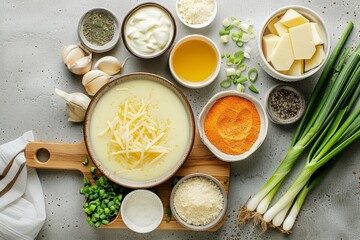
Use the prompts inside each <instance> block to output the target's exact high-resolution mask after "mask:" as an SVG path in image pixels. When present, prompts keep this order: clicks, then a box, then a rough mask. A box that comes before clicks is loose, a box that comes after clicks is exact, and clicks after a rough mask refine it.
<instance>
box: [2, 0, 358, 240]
mask: <svg viewBox="0 0 360 240" xmlns="http://www.w3.org/2000/svg"><path fill="white" fill-rule="evenodd" d="M141 2H143V1H125V0H124V1H118V0H117V1H115V0H113V1H95V0H79V1H70V0H66V1H65V0H64V1H25V0H17V1H15V0H14V1H7V0H2V1H1V3H0V4H1V6H0V66H1V67H0V69H1V71H0V99H1V101H0V119H1V123H0V143H4V142H7V141H9V140H12V139H14V138H16V137H18V136H20V135H21V134H22V133H23V132H25V131H27V130H31V129H32V130H33V131H34V133H35V138H36V140H38V141H59V142H66V143H74V142H79V141H80V140H81V139H82V125H81V124H72V123H69V122H67V120H66V119H67V118H66V116H65V104H64V102H63V101H62V99H60V98H59V97H58V96H56V95H54V88H55V87H58V88H60V89H63V90H65V91H68V92H76V91H83V88H82V86H81V78H80V77H76V76H74V75H72V74H71V73H70V72H68V71H67V69H66V68H65V67H64V65H63V64H62V62H61V58H60V53H61V49H62V47H63V46H64V45H67V44H72V43H76V42H78V41H79V40H78V38H77V33H76V29H77V22H78V20H79V18H80V17H81V15H82V14H83V13H84V12H85V11H86V10H88V9H90V8H92V7H106V8H108V9H110V10H111V11H113V12H114V13H115V14H116V15H117V17H118V19H119V20H120V21H121V20H122V18H123V16H124V15H125V14H126V13H127V12H128V11H129V10H130V9H131V8H132V7H134V6H135V5H137V4H140V3H141ZM156 2H159V3H161V4H163V5H164V6H165V7H167V8H168V9H169V10H170V11H171V12H173V13H174V14H175V0H172V1H165V0H162V1H156ZM288 2H289V1H285V0H277V1H268V0H259V1H256V0H251V1H250V0H249V1H235V0H233V1H218V15H217V17H216V19H215V22H213V23H212V24H211V25H210V26H209V27H207V28H205V29H202V30H192V29H189V28H187V27H185V26H184V25H182V24H181V23H180V21H179V20H178V19H177V23H178V34H177V39H179V38H181V37H183V36H185V35H187V34H190V33H199V34H204V35H206V36H209V37H210V38H212V39H213V40H214V41H215V42H216V43H217V44H218V45H219V46H220V48H221V51H222V52H232V51H233V50H235V48H234V47H231V46H226V47H224V46H221V44H220V41H219V37H218V33H217V32H218V29H219V28H220V26H221V21H222V19H223V18H224V17H227V16H238V17H242V18H247V17H251V18H253V19H254V21H255V24H256V25H255V30H258V28H259V26H260V24H261V23H262V22H263V21H264V20H265V18H266V16H267V15H268V14H270V13H271V12H272V11H274V10H276V9H277V8H279V7H282V6H284V5H286V4H288ZM291 3H292V4H299V5H304V6H307V7H310V8H312V9H313V10H315V11H316V12H318V13H319V14H320V15H321V16H322V17H323V19H324V20H325V23H326V25H327V27H328V28H329V31H330V35H331V44H332V46H333V45H334V43H335V42H336V39H337V38H338V37H339V35H340V33H341V31H342V29H343V28H344V26H345V25H346V23H347V21H349V20H351V21H353V22H354V23H355V28H354V30H353V33H352V34H351V37H350V39H351V41H350V42H349V43H350V44H351V45H352V46H354V44H355V42H356V41H359V38H360V36H359V35H360V31H359V29H360V18H359V16H360V5H359V4H360V3H359V1H358V0H318V1H315V0H307V1H302V0H297V1H291ZM252 45H253V46H254V48H255V44H254V43H252ZM108 54H109V55H114V56H116V57H119V58H120V59H123V58H125V57H126V56H127V55H129V54H128V52H127V51H126V49H125V47H124V45H123V44H122V42H119V44H118V45H117V47H116V48H115V49H114V50H112V51H111V52H109V53H108ZM101 56H104V54H97V55H96V56H95V58H96V59H98V58H99V57H101ZM167 57H168V53H167V54H165V55H164V56H162V57H161V58H159V59H156V60H151V61H141V60H139V59H134V58H133V59H131V60H129V61H128V63H127V65H126V66H125V69H124V71H123V73H124V74H125V73H130V72H134V71H144V72H151V73H156V74H160V75H162V76H164V77H166V78H168V79H170V80H172V81H174V80H173V79H172V78H171V76H170V73H169V70H168V65H167ZM250 65H251V66H255V67H257V66H258V65H257V63H256V60H255V59H253V60H252V61H251V63H250ZM223 76H224V73H223V72H221V75H220V76H219V78H218V79H217V81H216V82H215V83H214V84H212V85H210V86H208V87H206V88H205V89H201V90H186V89H184V91H185V93H186V95H187V96H188V98H189V100H190V102H191V105H192V107H193V109H194V113H195V114H196V116H197V115H198V113H199V111H200V110H201V108H202V106H203V105H204V104H205V103H206V101H207V100H208V99H209V98H210V97H211V96H212V95H213V94H214V93H216V92H219V91H221V89H220V87H219V83H218V82H219V80H220V79H222V77H223ZM316 79H317V76H315V77H314V78H312V79H306V80H303V81H301V82H298V83H296V84H294V85H295V86H297V87H298V88H300V89H301V90H302V91H303V92H304V93H305V95H306V96H308V95H309V93H310V91H311V89H312V88H313V86H314V82H315V81H316ZM276 83H278V81H276V80H274V79H271V78H270V77H269V76H267V75H266V74H265V72H263V71H261V70H260V74H259V79H258V81H257V82H256V87H257V88H258V89H259V90H260V94H257V95H254V94H252V95H254V96H255V97H256V98H258V99H260V100H261V101H262V102H263V97H264V95H265V92H266V90H267V89H268V88H269V87H271V86H273V85H275V84H276ZM294 129H295V126H288V127H280V126H276V125H273V124H271V123H270V126H269V132H268V136H267V138H266V141H265V142H264V144H263V145H262V146H261V148H260V149H259V151H258V152H257V153H256V154H254V155H253V156H252V157H251V159H247V160H245V161H242V162H239V163H234V164H232V166H231V181H230V194H229V208H228V212H227V216H228V218H227V221H226V222H225V224H224V226H223V227H222V228H221V229H220V230H219V231H217V232H215V233H199V232H189V231H155V232H152V233H150V234H145V235H140V234H135V233H133V232H131V231H130V230H120V229H111V230H109V229H94V228H91V227H89V226H88V225H87V223H86V222H85V219H84V214H83V212H82V207H81V205H82V203H83V201H84V198H83V196H81V195H80V194H79V193H78V190H79V188H80V187H81V185H82V180H81V179H82V176H81V174H80V173H77V172H71V171H47V170H41V171H38V172H39V176H40V179H41V183H42V186H43V190H44V194H45V201H46V211H47V219H46V223H45V225H44V227H43V229H42V230H41V231H40V233H39V236H38V239H39V240H42V239H51V240H54V239H124V238H127V239H258V238H259V239H260V238H265V239H285V238H289V239H359V236H360V221H359V215H360V194H359V193H360V189H359V186H358V185H359V176H360V163H359V160H360V159H359V158H360V157H359V156H360V148H359V141H357V142H355V143H354V144H353V145H352V146H351V147H349V149H348V150H347V151H346V152H345V153H344V154H343V155H342V158H341V160H340V161H339V162H338V163H337V164H336V166H335V167H334V168H333V169H332V171H331V172H330V174H329V175H328V176H327V177H326V179H325V181H324V182H323V183H322V184H321V185H320V186H319V187H318V188H316V190H315V191H314V192H312V193H310V195H309V197H308V199H307V201H306V203H305V205H304V207H303V210H302V211H301V213H300V215H299V217H298V220H297V222H296V224H295V226H294V228H293V233H292V234H291V235H290V236H289V237H286V236H284V235H282V234H280V233H277V232H275V231H270V232H268V233H266V234H265V235H262V236H260V235H259V233H260V230H259V229H254V228H253V227H252V226H251V225H250V224H249V225H247V226H245V227H241V228H240V229H239V228H238V227H237V226H236V215H237V210H238V207H239V206H240V205H242V204H243V203H244V202H245V201H246V200H247V199H248V197H249V196H251V195H253V194H255V193H256V192H257V191H258V190H259V188H260V187H261V186H262V184H263V183H264V182H265V181H266V179H267V178H268V177H269V176H270V175H271V174H272V172H273V171H274V169H275V168H276V167H277V165H278V164H279V162H280V160H281V158H282V157H283V156H284V154H285V151H286V149H287V147H288V145H289V140H290V138H291V136H292V135H293V132H294ZM303 160H304V157H303V158H302V160H300V161H298V164H297V165H296V170H299V169H300V168H301V167H302V165H303V162H304V161H303ZM295 173H296V171H295ZM295 173H294V174H292V175H291V177H294V176H295ZM286 185H289V182H285V185H284V186H286ZM0 200H1V199H0Z"/></svg>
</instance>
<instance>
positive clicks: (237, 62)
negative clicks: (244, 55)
mask: <svg viewBox="0 0 360 240" xmlns="http://www.w3.org/2000/svg"><path fill="white" fill-rule="evenodd" d="M241 62H242V59H241V58H237V59H235V61H234V65H236V66H239V65H240V64H241Z"/></svg>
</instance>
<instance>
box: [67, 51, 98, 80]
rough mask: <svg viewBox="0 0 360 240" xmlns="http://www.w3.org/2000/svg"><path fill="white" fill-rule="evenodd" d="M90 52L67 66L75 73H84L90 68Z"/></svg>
mask: <svg viewBox="0 0 360 240" xmlns="http://www.w3.org/2000/svg"><path fill="white" fill-rule="evenodd" d="M91 63H92V54H90V55H88V56H85V57H83V58H80V59H78V60H77V61H76V62H74V63H73V64H72V65H70V66H68V68H69V70H70V72H72V73H74V74H77V75H84V74H85V73H87V72H89V71H90V69H91Z"/></svg>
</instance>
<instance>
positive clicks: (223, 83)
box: [220, 78, 231, 88]
mask: <svg viewBox="0 0 360 240" xmlns="http://www.w3.org/2000/svg"><path fill="white" fill-rule="evenodd" d="M220 86H221V87H223V88H229V87H230V86H231V80H230V79H229V78H225V79H224V80H222V81H221V82H220Z"/></svg>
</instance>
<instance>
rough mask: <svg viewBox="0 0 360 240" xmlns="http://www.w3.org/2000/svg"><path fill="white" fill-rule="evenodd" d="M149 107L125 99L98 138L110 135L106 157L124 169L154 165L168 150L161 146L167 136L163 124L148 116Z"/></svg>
mask: <svg viewBox="0 0 360 240" xmlns="http://www.w3.org/2000/svg"><path fill="white" fill-rule="evenodd" d="M149 107H150V106H149V104H146V103H145V102H144V99H141V101H136V99H133V101H129V100H126V101H125V102H124V103H123V104H121V105H120V106H119V110H118V113H117V114H116V116H115V117H114V119H113V120H111V121H110V120H108V121H107V126H106V128H105V129H104V130H102V131H101V132H100V133H99V134H98V136H99V137H101V136H104V135H105V134H107V133H108V134H109V135H110V140H109V142H108V147H109V153H110V154H109V155H110V156H111V157H112V158H113V159H114V160H115V161H118V162H119V163H121V164H122V165H123V167H124V168H125V170H132V169H139V168H143V167H144V166H147V165H152V164H155V163H157V162H158V161H159V160H160V159H161V158H162V157H163V156H164V155H165V154H166V153H168V152H169V151H170V148H168V147H165V146H162V144H163V142H164V139H165V138H166V136H167V129H166V127H165V128H164V127H163V128H160V127H159V126H163V125H164V124H160V123H159V121H158V120H157V119H155V118H153V117H152V116H151V114H150V113H149V112H150V111H149V110H150V109H149Z"/></svg>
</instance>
